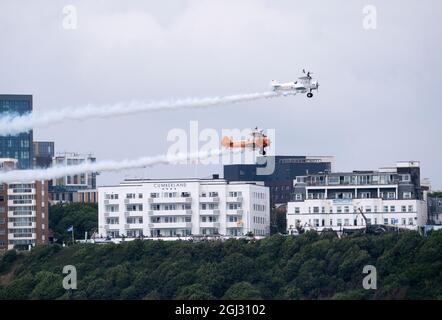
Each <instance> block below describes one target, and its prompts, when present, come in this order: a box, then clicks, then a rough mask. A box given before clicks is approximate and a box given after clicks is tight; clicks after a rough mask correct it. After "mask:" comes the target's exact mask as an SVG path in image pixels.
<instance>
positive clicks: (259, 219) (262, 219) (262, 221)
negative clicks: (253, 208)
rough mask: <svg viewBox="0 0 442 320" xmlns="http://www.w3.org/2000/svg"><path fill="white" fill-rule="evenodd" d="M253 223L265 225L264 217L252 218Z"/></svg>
mask: <svg viewBox="0 0 442 320" xmlns="http://www.w3.org/2000/svg"><path fill="white" fill-rule="evenodd" d="M253 222H254V223H258V224H265V222H266V219H265V218H264V217H253Z"/></svg>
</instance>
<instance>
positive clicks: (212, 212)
mask: <svg viewBox="0 0 442 320" xmlns="http://www.w3.org/2000/svg"><path fill="white" fill-rule="evenodd" d="M219 213H220V211H219V209H213V210H200V215H202V216H218V215H219Z"/></svg>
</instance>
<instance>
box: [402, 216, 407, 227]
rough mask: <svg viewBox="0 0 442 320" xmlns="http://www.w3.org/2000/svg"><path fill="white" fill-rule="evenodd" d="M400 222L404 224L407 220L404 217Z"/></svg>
mask: <svg viewBox="0 0 442 320" xmlns="http://www.w3.org/2000/svg"><path fill="white" fill-rule="evenodd" d="M402 224H403V225H404V226H405V225H406V224H407V220H406V219H405V218H402Z"/></svg>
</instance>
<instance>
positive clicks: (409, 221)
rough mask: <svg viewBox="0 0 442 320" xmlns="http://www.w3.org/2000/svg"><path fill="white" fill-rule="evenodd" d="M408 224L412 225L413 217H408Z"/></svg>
mask: <svg viewBox="0 0 442 320" xmlns="http://www.w3.org/2000/svg"><path fill="white" fill-rule="evenodd" d="M408 225H410V226H412V225H413V218H408Z"/></svg>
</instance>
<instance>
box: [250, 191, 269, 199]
mask: <svg viewBox="0 0 442 320" xmlns="http://www.w3.org/2000/svg"><path fill="white" fill-rule="evenodd" d="M252 197H253V198H255V199H265V198H266V194H265V193H264V192H253V193H252Z"/></svg>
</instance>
